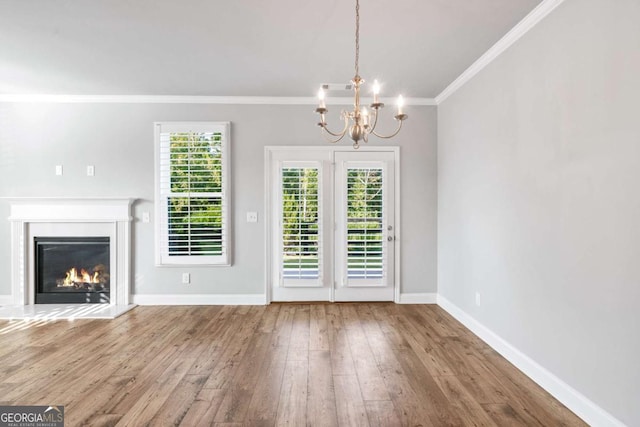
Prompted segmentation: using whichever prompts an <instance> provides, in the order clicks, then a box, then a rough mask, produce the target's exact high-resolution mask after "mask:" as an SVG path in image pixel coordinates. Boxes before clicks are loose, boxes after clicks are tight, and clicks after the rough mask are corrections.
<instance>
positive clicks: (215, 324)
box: [0, 303, 585, 426]
mask: <svg viewBox="0 0 640 427" xmlns="http://www.w3.org/2000/svg"><path fill="white" fill-rule="evenodd" d="M0 404H2V405H16V404H25V405H36V404H37V405H50V404H57V405H64V406H65V418H66V425H68V426H76V425H94V426H115V425H118V426H144V425H158V426H171V425H175V426H177V425H180V426H201V425H202V426H205V425H215V426H273V425H290V426H305V425H307V426H457V425H460V426H578V425H585V424H584V423H583V422H582V421H581V420H580V419H579V418H577V417H576V416H575V415H574V414H573V413H571V412H570V411H569V410H568V409H566V408H565V407H564V406H563V405H562V404H560V403H559V402H558V401H556V400H555V399H553V398H552V397H551V396H550V395H549V394H547V393H546V392H545V391H544V390H542V389H541V388H540V387H538V386H537V385H536V384H535V383H533V382H532V381H531V380H529V379H528V378H527V377H526V376H524V375H523V374H522V373H521V372H520V371H518V370H517V369H516V368H514V367H513V366H512V365H511V364H509V363H508V362H507V361H506V360H505V359H503V358H502V357H501V356H500V355H498V354H497V353H496V352H495V351H493V350H492V349H491V348H490V347H488V346H487V345H486V344H484V343H483V342H482V341H481V340H480V339H479V338H477V337H476V336H475V335H473V334H472V333H471V332H469V331H468V330H467V329H465V328H464V327H463V326H462V325H461V324H460V323H458V322H457V321H456V320H454V319H453V318H452V317H451V316H449V315H448V314H447V313H446V312H444V311H443V310H442V309H440V308H439V307H438V306H435V305H395V304H391V303H372V304H272V305H269V306H197V307H180V306H172V307H137V308H136V309H134V310H132V311H130V312H128V313H126V314H124V315H123V316H120V317H119V318H117V319H115V320H76V321H60V320H59V321H49V322H47V321H40V322H33V321H31V322H29V321H13V322H8V321H1V322H0Z"/></svg>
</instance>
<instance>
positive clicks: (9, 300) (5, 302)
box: [0, 295, 13, 305]
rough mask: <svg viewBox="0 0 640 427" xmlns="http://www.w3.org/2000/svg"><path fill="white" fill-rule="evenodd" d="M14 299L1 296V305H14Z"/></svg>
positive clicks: (9, 296)
mask: <svg viewBox="0 0 640 427" xmlns="http://www.w3.org/2000/svg"><path fill="white" fill-rule="evenodd" d="M12 304H13V297H12V296H11V295H0V305H12Z"/></svg>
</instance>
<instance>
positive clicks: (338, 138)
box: [321, 127, 347, 144]
mask: <svg viewBox="0 0 640 427" xmlns="http://www.w3.org/2000/svg"><path fill="white" fill-rule="evenodd" d="M322 130H324V132H321V133H322V136H323V137H324V139H325V140H326V141H327V142H330V143H331V144H335V143H336V142H338V141H340V140H341V139H342V138H344V136H345V135H346V134H347V131H346V130H345V131H344V132H342V133H337V134H336V133H333V132H330V131H329V130H328V129H327V128H326V127H323V128H322ZM329 135H333V136H335V137H336V138H335V139H332V138H331V137H330V136H329Z"/></svg>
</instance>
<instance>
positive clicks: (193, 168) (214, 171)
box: [157, 122, 228, 264]
mask: <svg viewBox="0 0 640 427" xmlns="http://www.w3.org/2000/svg"><path fill="white" fill-rule="evenodd" d="M159 126H160V130H159V137H158V140H159V158H158V166H159V173H158V181H157V182H158V186H159V193H160V198H161V200H162V211H160V215H159V218H160V219H161V220H163V224H162V226H161V230H160V236H161V244H160V259H161V261H163V263H168V264H181V263H185V264H197V263H202V264H209V263H213V264H215V263H221V264H226V263H227V259H226V256H225V255H226V253H227V246H228V241H227V233H226V232H225V230H226V227H227V226H228V224H227V222H228V221H227V218H226V212H227V210H226V204H227V200H226V197H225V191H224V188H225V185H226V183H225V179H226V176H227V174H226V171H225V170H224V167H225V166H224V165H225V164H226V163H225V153H226V148H225V141H226V138H225V136H226V135H225V133H226V132H227V128H228V125H227V124H216V123H203V122H198V123H193V124H190V123H185V124H172V123H167V124H159ZM207 128H209V129H207ZM185 257H189V258H190V257H194V258H195V259H186V258H185ZM197 259H200V261H198V260H197Z"/></svg>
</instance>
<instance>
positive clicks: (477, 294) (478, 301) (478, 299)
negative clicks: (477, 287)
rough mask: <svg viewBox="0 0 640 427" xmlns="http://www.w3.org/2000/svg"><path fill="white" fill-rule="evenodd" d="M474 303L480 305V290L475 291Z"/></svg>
mask: <svg viewBox="0 0 640 427" xmlns="http://www.w3.org/2000/svg"><path fill="white" fill-rule="evenodd" d="M476 305H477V306H478V307H480V292H476Z"/></svg>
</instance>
